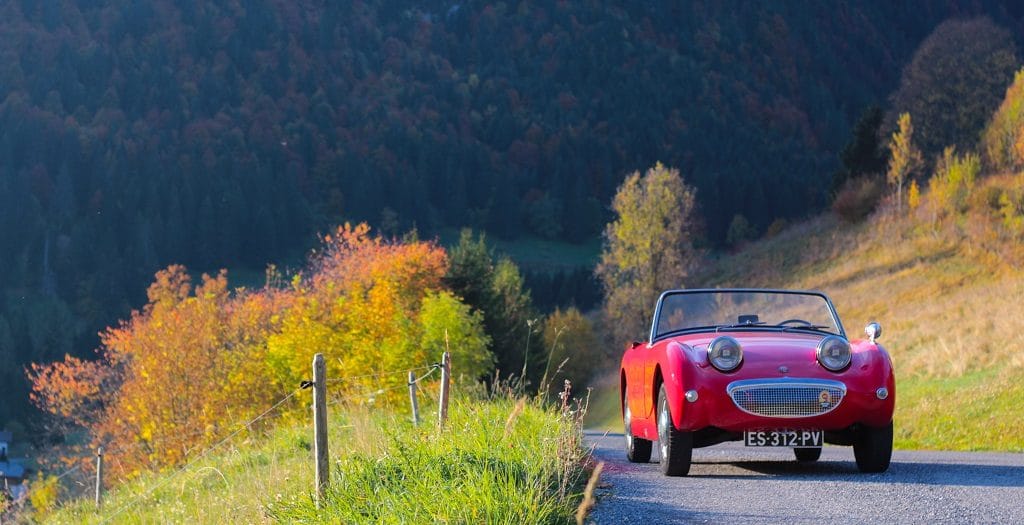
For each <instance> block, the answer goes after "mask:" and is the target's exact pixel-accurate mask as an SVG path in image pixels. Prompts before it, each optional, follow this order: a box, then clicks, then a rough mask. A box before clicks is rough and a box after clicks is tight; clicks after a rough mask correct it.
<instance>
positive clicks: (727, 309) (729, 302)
mask: <svg viewBox="0 0 1024 525" xmlns="http://www.w3.org/2000/svg"><path fill="white" fill-rule="evenodd" d="M756 326H762V327H775V328H780V327H781V328H792V329H800V328H804V329H808V328H809V329H813V330H819V331H825V332H829V333H833V334H837V335H843V331H842V328H841V327H840V325H839V321H838V318H837V317H836V316H835V315H834V313H833V310H832V305H831V303H829V301H828V299H827V298H825V296H824V295H821V294H817V293H810V292H788V291H769V290H685V291H678V292H668V293H666V294H665V295H664V296H663V297H662V300H661V304H660V305H659V308H658V311H657V313H656V314H655V320H654V327H653V330H651V331H652V334H651V336H652V338H654V339H657V338H658V337H661V336H663V335H665V334H669V333H672V332H678V331H682V330H695V329H709V330H710V329H722V328H747V327H756Z"/></svg>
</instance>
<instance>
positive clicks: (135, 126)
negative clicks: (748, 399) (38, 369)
mask: <svg viewBox="0 0 1024 525" xmlns="http://www.w3.org/2000/svg"><path fill="white" fill-rule="evenodd" d="M621 4H622V5H613V3H606V2H563V1H553V0H539V1H536V2H521V3H516V2H510V3H494V4H488V3H484V2H455V1H403V0H390V1H388V0H369V1H365V2H358V1H357V2H312V1H307V0H292V1H275V0H268V1H259V0H254V1H249V2H244V3H237V2H230V1H225V0H214V1H206V2H195V1H188V0H176V1H170V0H154V1H138V0H112V1H108V2H98V1H95V0H78V1H66V2H49V1H46V2H37V1H27V0H26V1H4V2H2V3H0V268H2V271H0V290H2V297H0V384H3V385H4V386H5V389H4V396H5V402H4V403H3V404H2V405H0V424H3V423H4V422H5V421H8V420H10V419H16V418H19V417H22V416H23V414H24V411H25V410H26V407H27V405H26V404H19V403H18V402H16V401H15V402H10V401H9V400H18V399H23V398H24V397H25V394H26V388H25V384H24V377H23V370H22V367H23V365H24V364H25V363H28V362H46V361H52V360H55V359H59V358H61V357H62V356H63V355H64V354H65V353H71V354H77V355H89V350H90V349H91V348H93V347H95V346H96V345H97V338H96V335H95V334H96V333H97V332H98V331H99V330H100V329H101V328H103V327H105V326H107V325H110V324H112V323H113V322H114V321H115V320H116V319H119V318H126V317H127V315H128V311H129V308H130V306H131V305H136V306H137V305H139V304H141V303H142V302H143V301H144V289H145V286H146V285H147V284H148V283H149V282H150V280H151V278H152V275H153V274H154V273H155V272H156V271H157V270H158V269H160V268H162V267H165V266H166V265H168V264H171V263H183V264H185V265H187V266H188V267H189V268H191V269H193V270H207V271H211V270H214V269H216V268H219V267H231V268H238V267H245V268H253V269H257V270H259V269H261V268H262V267H263V266H264V265H265V264H267V263H268V262H272V261H277V262H280V261H287V260H293V259H295V258H296V257H297V256H296V254H300V253H302V252H303V251H304V250H305V249H307V248H308V247H310V246H312V245H313V241H314V239H315V233H316V232H318V231H326V229H327V228H328V227H329V226H330V225H332V224H336V223H339V222H341V221H344V220H367V221H369V222H371V223H372V224H375V225H376V226H377V227H378V228H379V229H380V230H381V231H383V232H385V233H387V234H399V233H401V232H403V231H405V230H408V229H410V228H412V227H416V228H417V229H418V230H419V232H420V235H421V236H427V237H429V236H433V235H434V234H436V233H438V232H439V231H440V230H442V229H446V228H456V227H460V226H472V227H475V228H477V229H482V230H487V231H488V232H490V233H491V234H492V235H495V236H499V237H504V238H514V237H517V236H522V235H531V236H539V237H545V238H550V239H556V240H564V241H570V242H581V241H584V240H587V239H592V238H593V237H595V236H597V235H598V232H599V231H600V229H601V227H602V225H603V224H604V223H605V221H606V219H607V216H606V215H607V211H606V208H607V205H608V202H609V200H610V197H611V195H612V193H613V192H614V190H615V188H616V186H617V185H618V184H619V182H621V180H622V178H623V177H624V176H625V174H626V173H627V172H629V171H632V170H636V169H643V168H646V167H648V166H650V165H652V164H653V163H654V162H655V161H658V160H660V161H663V162H665V163H666V164H667V165H671V166H675V167H678V168H679V169H680V171H681V172H682V173H683V175H684V176H685V177H686V178H687V180H688V181H689V182H690V183H691V184H693V185H694V186H695V187H696V188H697V195H698V199H697V200H698V202H699V206H700V211H699V216H700V217H701V218H702V219H703V222H704V225H705V231H704V236H705V239H706V241H705V242H707V243H709V244H712V245H715V244H719V243H721V242H723V241H724V239H725V237H726V230H727V228H728V226H729V224H730V223H731V222H732V221H733V218H734V217H735V216H736V215H742V216H743V217H744V218H745V219H746V220H747V221H749V223H750V224H751V225H752V227H753V228H754V229H755V230H756V231H764V230H765V228H766V227H767V226H768V225H769V224H770V223H772V222H773V221H775V220H776V219H779V218H794V217H801V216H804V215H806V214H807V213H808V212H810V211H816V210H820V209H821V208H822V207H824V205H825V204H826V203H827V190H828V186H829V182H830V176H831V173H832V171H834V170H835V168H836V167H837V166H838V161H837V152H838V150H839V149H840V148H841V147H842V145H843V144H844V143H845V142H846V140H847V138H848V133H849V129H850V127H851V123H852V122H853V121H854V120H855V119H856V118H857V116H858V115H859V114H860V113H861V111H862V109H863V108H864V107H866V106H867V105H869V104H870V103H881V102H884V101H885V99H886V97H887V96H888V94H889V93H890V92H891V91H892V90H893V89H895V87H896V86H897V82H898V79H899V75H900V71H901V68H902V67H903V65H904V64H905V62H906V61H907V60H908V58H909V57H910V55H911V53H912V52H913V51H914V49H915V48H916V47H917V46H918V44H919V43H920V42H921V41H922V40H923V39H924V38H925V36H926V35H928V34H929V33H930V32H931V31H932V29H933V28H934V27H935V26H936V25H937V24H939V23H940V22H942V21H943V20H946V19H948V18H950V17H953V16H971V15H975V14H981V13H985V14H989V15H991V16H992V18H993V19H994V20H996V21H997V22H998V23H999V25H1001V26H1002V27H1005V28H1007V29H1009V30H1010V31H1011V32H1012V33H1013V35H1014V38H1018V37H1019V35H1020V34H1021V27H1022V26H1021V14H1022V11H1024V10H1022V9H1021V8H1020V7H1019V6H1018V5H1017V4H1016V2H1010V1H1005V2H999V1H994V0H993V1H967V0H963V1H948V0H947V1H939V0H934V1H921V2H915V3H914V5H903V4H899V5H895V4H891V3H889V2H878V3H877V5H860V4H857V5H842V4H838V3H832V2H825V3H818V2H807V3H797V2H781V1H780V2H770V3H763V2H757V3H755V2H731V3H725V2H689V3H679V2H622V3H621Z"/></svg>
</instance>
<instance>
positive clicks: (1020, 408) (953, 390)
mask: <svg viewBox="0 0 1024 525" xmlns="http://www.w3.org/2000/svg"><path fill="white" fill-rule="evenodd" d="M1007 180H1008V179H1005V178H1004V179H992V181H990V184H989V185H991V182H1002V183H1006V182H1007ZM979 190H984V188H980V189H979ZM972 220H974V221H975V223H972V222H971V221H972ZM972 224H974V225H972ZM976 224H977V217H973V218H961V220H960V222H959V223H953V224H948V225H945V226H941V225H939V226H934V225H932V224H931V223H929V221H928V220H924V219H922V218H921V217H902V216H896V215H895V214H888V215H886V214H882V215H876V216H875V217H873V218H871V219H869V220H868V221H867V222H866V223H864V224H861V225H856V226H848V225H842V224H840V223H838V222H837V221H836V219H834V218H833V217H832V216H830V215H829V216H822V217H819V218H816V219H813V220H810V221H808V222H805V223H801V224H798V225H794V226H793V227H791V228H789V229H788V230H786V231H784V232H782V233H780V234H779V235H777V236H776V237H774V238H771V239H765V240H762V241H759V242H756V243H753V244H751V245H749V246H747V247H746V248H745V249H743V250H741V251H739V252H738V253H736V254H732V255H727V256H722V257H721V258H719V259H718V260H715V261H712V262H710V263H709V264H708V265H707V266H706V267H705V273H704V274H703V275H702V276H700V277H698V278H697V279H695V280H694V281H693V282H691V283H690V285H691V286H709V287H731V286H736V287H778V288H798V289H815V290H822V291H824V292H826V293H828V294H829V295H830V296H831V297H832V299H833V301H834V303H835V306H836V309H837V310H838V311H839V315H840V317H841V318H842V320H843V323H844V325H845V328H846V331H847V333H848V335H849V336H850V337H851V338H856V337H862V333H863V332H862V330H863V326H864V325H866V324H867V323H868V322H871V321H878V322H880V323H881V324H882V326H883V335H882V337H881V339H880V341H881V343H882V344H883V345H884V346H885V348H886V349H887V350H888V351H889V353H890V354H891V355H892V358H893V361H894V364H895V367H896V374H897V388H896V391H897V394H896V395H897V403H896V423H895V424H896V436H895V439H896V446H897V447H898V448H924V449H957V450H1012V451H1021V450H1024V436H1021V434H1020V432H1019V430H1020V422H1021V421H1022V420H1024V318H1021V316H1020V314H1019V311H1020V305H1021V304H1022V303H1024V272H1022V271H1021V268H1020V267H1019V266H1017V265H1015V264H1011V263H1008V262H1006V260H1005V258H1001V257H998V256H996V255H994V254H993V253H992V252H991V250H989V249H986V247H985V246H984V245H983V244H984V243H983V242H981V241H979V240H978V239H979V238H980V237H981V234H976V233H972V232H973V231H974V230H975V229H977V228H976ZM613 366H614V365H613ZM617 403H618V402H617V400H616V399H615V393H614V388H613V387H612V388H603V389H601V391H600V400H599V401H597V402H596V403H595V405H596V406H595V410H593V411H592V414H593V415H594V419H593V423H592V424H593V425H596V426H599V427H607V428H611V429H615V430H616V431H618V430H619V429H620V427H621V423H620V422H619V419H618V417H619V414H618V407H617Z"/></svg>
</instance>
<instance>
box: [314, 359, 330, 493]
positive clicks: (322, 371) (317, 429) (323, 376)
mask: <svg viewBox="0 0 1024 525" xmlns="http://www.w3.org/2000/svg"><path fill="white" fill-rule="evenodd" d="M313 456H314V457H315V458H316V505H317V507H319V506H320V505H322V504H323V500H324V495H325V493H326V491H327V484H328V483H329V481H330V465H329V463H328V461H327V366H326V365H325V364H324V355H323V354H316V355H315V356H313Z"/></svg>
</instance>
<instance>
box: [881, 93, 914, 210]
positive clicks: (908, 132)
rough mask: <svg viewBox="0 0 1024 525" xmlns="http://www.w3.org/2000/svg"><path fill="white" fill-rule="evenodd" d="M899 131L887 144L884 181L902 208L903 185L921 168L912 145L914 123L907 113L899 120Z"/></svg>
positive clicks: (898, 205) (897, 204)
mask: <svg viewBox="0 0 1024 525" xmlns="http://www.w3.org/2000/svg"><path fill="white" fill-rule="evenodd" d="M898 124H899V129H898V130H896V132H895V133H893V134H892V141H891V142H890V143H889V153H890V155H889V170H888V171H887V172H886V180H887V181H888V182H889V185H890V186H892V187H893V188H894V189H895V190H896V206H897V207H902V206H903V184H904V183H905V182H906V181H907V179H908V178H910V177H911V176H912V175H913V174H914V173H915V172H916V171H917V170H918V168H920V166H921V152H920V150H918V149H917V147H916V146H915V145H914V142H913V140H914V123H913V122H911V120H910V114H909V113H903V114H902V115H900V119H899V123H898Z"/></svg>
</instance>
